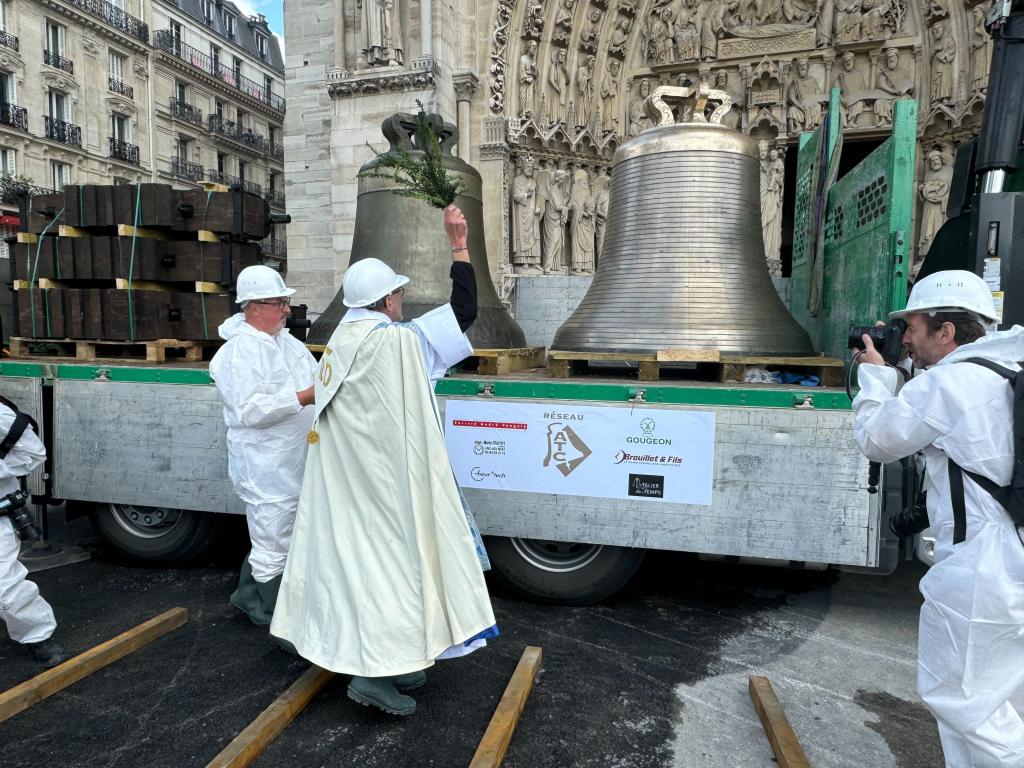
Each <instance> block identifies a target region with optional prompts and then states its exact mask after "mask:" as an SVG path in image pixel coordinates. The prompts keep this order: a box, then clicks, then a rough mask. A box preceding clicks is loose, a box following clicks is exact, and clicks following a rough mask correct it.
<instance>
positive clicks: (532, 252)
mask: <svg viewBox="0 0 1024 768" xmlns="http://www.w3.org/2000/svg"><path fill="white" fill-rule="evenodd" d="M512 210H513V213H514V215H513V222H512V223H513V236H514V241H513V242H514V246H513V253H512V263H513V264H514V265H515V266H516V268H517V269H518V270H519V271H520V272H522V273H525V274H537V273H539V272H540V237H539V234H540V233H539V223H540V208H538V206H537V180H536V179H534V178H533V158H532V157H531V156H530V155H527V156H526V157H524V158H523V159H522V160H521V161H520V163H519V174H518V175H517V176H516V177H515V179H514V180H513V182H512Z"/></svg>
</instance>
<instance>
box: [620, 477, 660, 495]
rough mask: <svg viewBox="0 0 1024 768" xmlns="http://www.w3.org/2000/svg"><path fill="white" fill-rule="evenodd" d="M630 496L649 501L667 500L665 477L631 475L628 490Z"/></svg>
mask: <svg viewBox="0 0 1024 768" xmlns="http://www.w3.org/2000/svg"><path fill="white" fill-rule="evenodd" d="M626 493H628V494H629V495H630V496H640V497H642V498H648V499H663V498H665V477H664V476H663V475H632V474H631V475H630V476H629V486H628V488H627V490H626Z"/></svg>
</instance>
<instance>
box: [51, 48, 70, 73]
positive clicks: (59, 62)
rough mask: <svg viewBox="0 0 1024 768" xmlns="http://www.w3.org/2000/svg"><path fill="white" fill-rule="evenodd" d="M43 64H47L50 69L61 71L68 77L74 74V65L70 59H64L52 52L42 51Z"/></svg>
mask: <svg viewBox="0 0 1024 768" xmlns="http://www.w3.org/2000/svg"><path fill="white" fill-rule="evenodd" d="M43 63H44V64H49V65H50V66H51V67H56V68H57V69H62V70H64V71H65V72H67V73H68V74H69V75H73V74H75V63H74V62H73V61H71V59H65V58H64V57H63V56H61V55H60V54H59V53H54V52H53V51H43Z"/></svg>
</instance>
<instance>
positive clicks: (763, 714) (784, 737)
mask: <svg viewBox="0 0 1024 768" xmlns="http://www.w3.org/2000/svg"><path fill="white" fill-rule="evenodd" d="M749 690H750V699H751V701H753V702H754V709H756V710H757V716H758V717H759V718H761V725H762V726H763V727H764V732H765V734H766V735H767V736H768V741H769V742H770V743H771V745H772V752H773V753H774V754H775V760H776V762H778V764H779V768H810V766H811V764H810V763H809V762H807V755H805V754H804V748H803V747H802V746H800V740H799V739H798V738H797V737H796V733H795V732H794V731H793V727H792V726H791V725H790V724H789V720H788V719H786V713H785V711H783V709H782V705H781V704H780V703H779V699H778V697H777V696H776V695H775V690H774V689H773V688H772V684H771V681H770V680H769V679H768V678H767V677H759V676H758V675H751V676H750V685H749Z"/></svg>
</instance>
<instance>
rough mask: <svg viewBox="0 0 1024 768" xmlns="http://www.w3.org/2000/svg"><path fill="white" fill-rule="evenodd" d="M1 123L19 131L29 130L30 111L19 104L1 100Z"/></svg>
mask: <svg viewBox="0 0 1024 768" xmlns="http://www.w3.org/2000/svg"><path fill="white" fill-rule="evenodd" d="M0 125H9V126H10V127H11V128H17V129H18V130H19V131H27V130H28V111H27V110H26V109H25V108H24V107H19V106H18V105H17V104H8V103H7V102H0Z"/></svg>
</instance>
